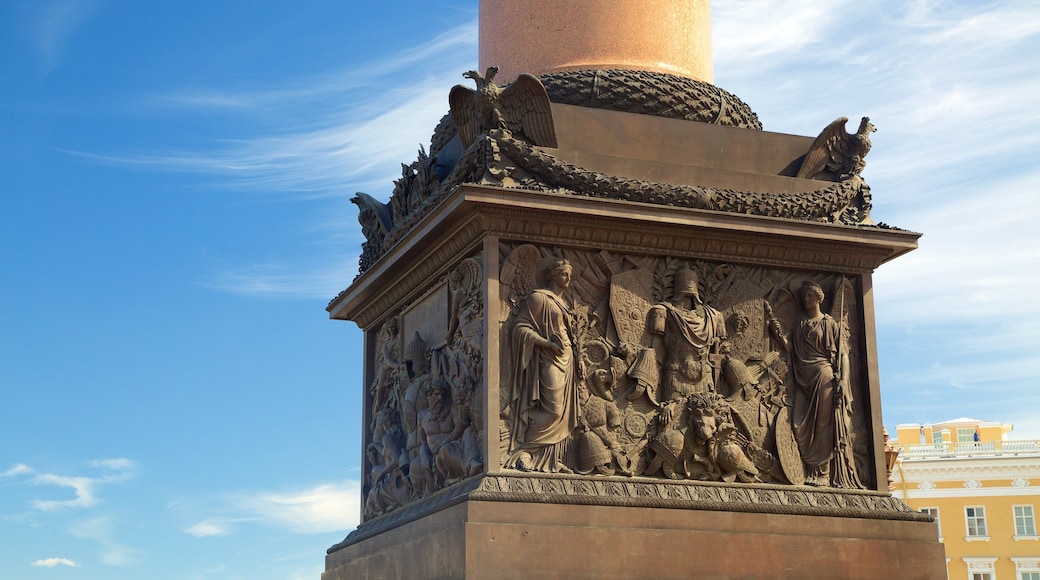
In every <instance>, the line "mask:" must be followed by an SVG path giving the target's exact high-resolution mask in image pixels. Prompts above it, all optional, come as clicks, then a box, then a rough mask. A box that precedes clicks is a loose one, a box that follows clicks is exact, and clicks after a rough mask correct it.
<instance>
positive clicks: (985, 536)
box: [964, 505, 989, 542]
mask: <svg viewBox="0 0 1040 580" xmlns="http://www.w3.org/2000/svg"><path fill="white" fill-rule="evenodd" d="M968 510H974V511H973V513H974V514H975V515H970V516H969V515H968ZM979 514H981V515H979ZM972 520H974V523H975V526H974V527H975V531H976V532H978V531H980V530H979V528H980V527H981V528H982V529H981V531H982V532H983V533H981V534H972V533H971V528H972ZM980 521H981V522H982V525H981V526H979V522H980ZM964 531H965V533H966V534H967V535H965V536H964V541H966V542H988V541H989V526H987V525H986V507H985V506H981V505H967V506H964Z"/></svg>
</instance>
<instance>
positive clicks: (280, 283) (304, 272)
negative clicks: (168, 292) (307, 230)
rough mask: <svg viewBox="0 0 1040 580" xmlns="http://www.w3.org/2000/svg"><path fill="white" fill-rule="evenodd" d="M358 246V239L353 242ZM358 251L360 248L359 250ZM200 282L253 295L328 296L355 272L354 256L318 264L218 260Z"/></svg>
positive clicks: (223, 289)
mask: <svg viewBox="0 0 1040 580" xmlns="http://www.w3.org/2000/svg"><path fill="white" fill-rule="evenodd" d="M355 245H356V246H357V247H360V245H361V241H360V240H359V241H357V242H356V244H355ZM359 253H360V252H359ZM214 271H215V273H213V274H212V275H211V276H210V277H209V278H208V279H206V280H204V281H202V282H200V284H201V285H203V286H206V287H209V288H214V289H217V290H222V291H225V292H232V293H235V294H244V295H252V296H271V297H297V298H319V299H330V298H332V297H333V296H335V295H336V293H337V292H339V291H340V290H342V289H343V286H344V284H345V283H346V282H347V281H349V280H352V279H353V278H354V275H355V274H356V273H357V258H356V257H351V258H338V259H336V260H333V261H331V263H327V264H323V265H321V266H309V265H308V264H306V263H298V262H297V263H293V262H289V261H284V262H271V263H265V264H246V265H236V264H226V263H223V264H217V265H215V266H214Z"/></svg>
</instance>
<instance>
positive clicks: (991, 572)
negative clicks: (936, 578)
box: [961, 558, 997, 580]
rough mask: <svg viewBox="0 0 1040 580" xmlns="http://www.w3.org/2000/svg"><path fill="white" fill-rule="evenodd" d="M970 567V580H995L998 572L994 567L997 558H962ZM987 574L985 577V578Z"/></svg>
mask: <svg viewBox="0 0 1040 580" xmlns="http://www.w3.org/2000/svg"><path fill="white" fill-rule="evenodd" d="M961 560H964V563H965V564H967V565H968V580H995V579H996V577H997V570H996V568H995V567H994V566H993V565H994V564H995V563H996V562H997V559H996V558H961ZM983 574H985V576H983Z"/></svg>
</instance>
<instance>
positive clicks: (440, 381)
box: [362, 256, 486, 521]
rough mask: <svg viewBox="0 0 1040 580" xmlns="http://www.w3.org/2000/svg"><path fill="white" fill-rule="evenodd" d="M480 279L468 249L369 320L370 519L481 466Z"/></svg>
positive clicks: (471, 473) (476, 262)
mask: <svg viewBox="0 0 1040 580" xmlns="http://www.w3.org/2000/svg"><path fill="white" fill-rule="evenodd" d="M483 282H484V273H483V266H482V264H481V261H480V257H479V256H474V257H469V258H466V259H464V260H462V261H461V262H459V263H458V264H457V265H456V266H455V267H454V268H453V269H451V270H450V271H449V272H448V274H447V276H446V277H445V278H444V279H442V280H434V281H432V282H431V285H430V288H429V290H428V292H427V293H426V294H425V295H422V296H421V297H420V298H418V299H417V300H416V301H415V303H413V304H410V305H409V306H408V307H406V308H404V309H402V311H400V312H398V313H396V314H393V315H391V316H388V317H387V318H386V319H384V320H383V322H382V323H381V324H380V325H378V326H377V327H376V329H375V337H376V338H375V341H374V348H373V349H372V352H371V354H370V359H369V361H368V362H367V366H368V368H369V369H371V372H370V373H369V376H371V377H372V379H371V381H370V383H369V385H368V389H367V391H366V393H365V401H366V409H367V410H368V417H369V421H368V424H367V425H366V429H365V433H364V443H365V460H364V465H365V469H366V473H367V476H366V478H365V482H364V485H363V489H362V494H363V496H364V498H363V500H364V501H363V515H364V519H365V520H366V521H367V520H369V519H371V518H374V517H377V516H381V515H383V514H387V513H390V512H393V511H395V510H397V509H398V508H400V507H401V506H404V505H406V504H409V503H412V502H415V501H417V500H421V499H424V498H427V497H429V496H430V495H432V494H434V493H436V492H437V491H438V490H440V489H442V488H445V487H450V486H452V485H453V484H455V483H457V482H460V481H462V480H465V479H467V478H470V477H472V476H474V475H477V474H479V473H482V472H483V471H484V455H485V443H484V442H485V439H486V438H485V436H484V433H483V425H484V419H483V417H484V415H483V412H482V408H483V404H482V401H483V391H484V390H485V388H486V387H485V385H484V382H483V364H484V362H483V358H484V356H483V342H484V298H483V292H482V288H483Z"/></svg>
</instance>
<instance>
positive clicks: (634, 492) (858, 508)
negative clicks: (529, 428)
mask: <svg viewBox="0 0 1040 580" xmlns="http://www.w3.org/2000/svg"><path fill="white" fill-rule="evenodd" d="M463 501H489V502H520V503H538V504H569V505H589V506H593V505H599V506H614V507H634V508H663V509H681V510H706V511H721V512H727V511H728V512H744V513H761V514H785V515H806V516H826V517H842V518H861V519H871V520H899V521H915V522H927V521H932V520H931V516H929V515H928V514H922V513H920V512H917V511H915V510H913V509H911V508H910V507H908V506H907V505H906V504H905V503H904V502H902V501H900V500H898V499H896V498H894V497H892V495H891V494H889V493H886V492H876V491H862V490H839V489H823V488H814V487H806V486H798V487H794V486H782V485H768V484H744V485H730V484H723V483H712V482H695V481H662V480H658V479H651V478H641V477H635V478H630V477H599V478H595V479H589V478H586V477H582V476H580V475H561V474H538V475H533V474H523V473H508V474H501V473H496V474H487V475H483V476H480V477H476V478H472V479H469V480H467V481H465V482H462V483H459V484H457V485H455V486H453V487H452V488H449V489H444V490H441V491H440V492H438V493H436V494H434V495H433V496H430V497H429V498H426V499H425V500H423V501H421V502H417V503H413V504H410V505H408V506H405V507H404V508H402V509H399V510H397V511H395V512H392V513H389V514H386V515H383V516H380V517H378V518H374V519H372V520H369V521H368V522H366V523H364V524H363V525H361V526H360V527H359V528H358V529H357V530H355V531H353V532H352V533H351V534H350V535H349V536H347V538H346V539H345V540H344V541H343V542H342V543H340V544H337V545H335V546H333V547H331V548H329V553H332V552H334V551H336V550H338V549H340V548H342V547H345V546H348V545H350V544H354V543H357V542H359V541H361V540H364V539H366V538H369V537H372V536H375V535H377V534H380V533H382V532H385V531H386V530H389V529H391V528H394V527H397V526H400V525H402V524H405V523H408V522H411V521H414V520H417V519H419V518H421V517H424V516H427V515H429V514H431V513H433V512H437V511H440V510H442V509H445V508H447V507H450V506H453V505H456V504H458V503H460V502H463Z"/></svg>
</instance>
